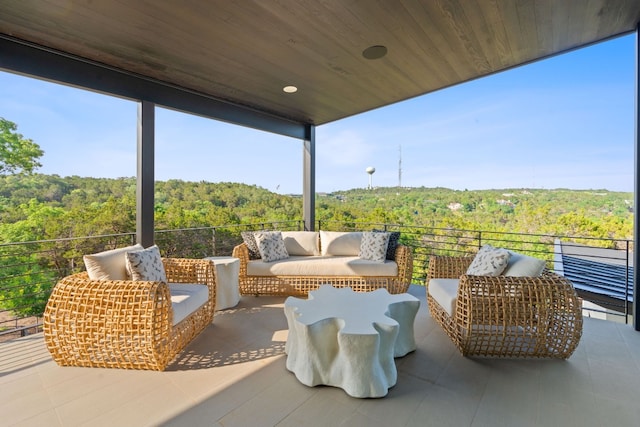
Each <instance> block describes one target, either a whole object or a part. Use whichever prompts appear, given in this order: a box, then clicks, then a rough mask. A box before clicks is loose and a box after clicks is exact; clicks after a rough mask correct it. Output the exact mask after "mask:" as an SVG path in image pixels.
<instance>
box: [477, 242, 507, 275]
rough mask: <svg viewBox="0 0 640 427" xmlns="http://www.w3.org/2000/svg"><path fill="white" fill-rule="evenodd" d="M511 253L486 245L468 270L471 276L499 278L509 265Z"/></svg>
mask: <svg viewBox="0 0 640 427" xmlns="http://www.w3.org/2000/svg"><path fill="white" fill-rule="evenodd" d="M510 255H511V254H510V253H509V251H507V250H506V249H502V248H494V247H493V246H491V245H484V246H483V247H481V248H480V250H479V251H478V253H477V254H476V256H475V257H474V258H473V261H472V262H471V265H470V266H469V268H468V269H467V274H468V275H471V276H499V275H500V273H502V272H503V271H504V269H505V268H506V267H507V264H508V263H509V257H510Z"/></svg>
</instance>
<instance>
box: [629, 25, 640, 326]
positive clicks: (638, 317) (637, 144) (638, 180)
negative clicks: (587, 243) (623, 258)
mask: <svg viewBox="0 0 640 427" xmlns="http://www.w3.org/2000/svg"><path fill="white" fill-rule="evenodd" d="M639 38H640V23H638V25H637V26H636V88H635V112H634V121H635V135H634V168H633V169H634V188H633V190H634V191H633V211H634V215H633V310H632V312H631V314H632V315H633V328H634V329H635V330H636V331H640V304H639V301H638V298H640V277H639V276H640V275H638V274H637V272H636V269H637V268H640V251H639V250H638V249H640V238H639V236H638V233H639V232H640V223H639V221H640V219H639V218H638V206H640V194H638V192H639V191H640V174H639V173H638V167H639V166H640V129H638V122H639V120H640V107H639V105H638V103H639V102H640V40H639Z"/></svg>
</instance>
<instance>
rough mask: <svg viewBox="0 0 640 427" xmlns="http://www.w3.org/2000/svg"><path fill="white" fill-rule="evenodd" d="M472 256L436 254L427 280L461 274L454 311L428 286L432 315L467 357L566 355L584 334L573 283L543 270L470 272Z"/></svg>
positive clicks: (559, 356) (546, 356)
mask: <svg viewBox="0 0 640 427" xmlns="http://www.w3.org/2000/svg"><path fill="white" fill-rule="evenodd" d="M472 260H473V257H447V256H432V257H431V258H430V262H429V273H428V276H427V282H429V281H430V280H431V279H435V278H449V279H459V284H458V289H457V300H456V302H455V308H453V309H449V311H451V310H453V313H452V314H451V315H450V314H449V313H448V312H447V310H446V309H445V308H444V307H443V306H441V305H440V304H439V303H438V302H437V301H436V300H435V299H434V297H433V296H432V295H431V294H430V293H429V291H428V290H427V301H428V304H429V311H430V314H431V316H432V317H433V318H434V319H435V320H436V321H437V322H438V323H439V324H440V325H441V326H442V328H443V329H444V330H445V332H446V333H447V335H449V337H450V338H451V340H452V341H453V342H454V344H455V345H456V346H457V348H458V350H460V352H461V353H462V354H463V355H464V356H486V357H491V356H498V357H532V358H533V357H539V358H562V359H566V358H568V357H569V356H571V354H572V353H573V351H574V350H575V348H576V347H577V345H578V342H579V341H580V337H581V335H582V312H581V305H580V301H579V299H578V296H577V294H576V292H575V289H574V288H573V285H572V284H571V282H569V281H568V280H567V279H565V278H564V277H562V276H559V275H558V274H555V273H553V272H551V271H548V270H546V269H545V270H544V271H543V273H542V274H541V275H540V276H538V277H507V276H497V277H490V276H470V275H466V274H465V273H466V271H467V268H468V267H469V265H470V264H471V261H472Z"/></svg>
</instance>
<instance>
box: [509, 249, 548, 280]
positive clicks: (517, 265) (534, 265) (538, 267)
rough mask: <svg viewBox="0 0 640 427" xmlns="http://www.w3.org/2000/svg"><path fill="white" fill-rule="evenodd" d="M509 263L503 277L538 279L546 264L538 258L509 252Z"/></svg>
mask: <svg viewBox="0 0 640 427" xmlns="http://www.w3.org/2000/svg"><path fill="white" fill-rule="evenodd" d="M509 253H510V254H511V256H510V257H509V263H508V264H507V268H505V269H504V271H503V272H502V274H504V275H505V276H520V277H538V276H539V275H541V274H542V271H543V270H544V268H545V266H546V263H545V262H544V261H543V260H541V259H538V258H534V257H532V256H528V255H524V254H520V253H518V252H512V251H509Z"/></svg>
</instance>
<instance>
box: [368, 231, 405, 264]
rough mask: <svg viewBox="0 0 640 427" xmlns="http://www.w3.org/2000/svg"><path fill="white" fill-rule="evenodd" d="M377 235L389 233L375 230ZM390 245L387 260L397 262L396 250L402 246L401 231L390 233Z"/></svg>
mask: <svg viewBox="0 0 640 427" xmlns="http://www.w3.org/2000/svg"><path fill="white" fill-rule="evenodd" d="M373 231H374V232H375V233H387V231H384V230H376V229H374V230H373ZM388 233H389V245H388V246H387V259H388V260H390V261H395V259H396V249H397V248H398V245H399V244H400V232H399V231H389V232H388Z"/></svg>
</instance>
